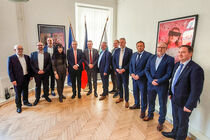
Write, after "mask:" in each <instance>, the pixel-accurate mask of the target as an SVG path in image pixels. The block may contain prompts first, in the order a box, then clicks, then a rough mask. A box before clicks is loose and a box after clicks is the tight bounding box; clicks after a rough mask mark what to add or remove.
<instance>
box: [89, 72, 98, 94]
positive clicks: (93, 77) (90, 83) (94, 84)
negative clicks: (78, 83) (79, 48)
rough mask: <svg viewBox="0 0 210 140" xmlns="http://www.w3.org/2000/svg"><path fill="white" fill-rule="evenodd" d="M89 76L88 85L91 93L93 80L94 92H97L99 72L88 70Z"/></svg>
mask: <svg viewBox="0 0 210 140" xmlns="http://www.w3.org/2000/svg"><path fill="white" fill-rule="evenodd" d="M87 76H88V85H89V91H90V92H92V79H93V88H94V92H95V93H96V92H97V72H96V70H94V69H88V70H87Z"/></svg>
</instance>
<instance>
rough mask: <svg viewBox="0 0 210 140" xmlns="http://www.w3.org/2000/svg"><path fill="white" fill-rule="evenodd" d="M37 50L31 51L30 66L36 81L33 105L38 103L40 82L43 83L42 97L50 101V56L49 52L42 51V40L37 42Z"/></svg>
mask: <svg viewBox="0 0 210 140" xmlns="http://www.w3.org/2000/svg"><path fill="white" fill-rule="evenodd" d="M36 45H37V49H38V51H35V52H33V53H31V67H32V69H33V72H34V78H35V82H36V100H35V101H34V106H36V105H37V104H38V103H39V99H40V94H41V84H42V83H43V90H44V98H45V99H46V100H47V101H48V102H51V99H50V98H49V97H48V96H49V75H50V68H51V58H50V54H49V53H47V52H44V50H43V49H44V46H43V43H42V42H38V43H37V44H36Z"/></svg>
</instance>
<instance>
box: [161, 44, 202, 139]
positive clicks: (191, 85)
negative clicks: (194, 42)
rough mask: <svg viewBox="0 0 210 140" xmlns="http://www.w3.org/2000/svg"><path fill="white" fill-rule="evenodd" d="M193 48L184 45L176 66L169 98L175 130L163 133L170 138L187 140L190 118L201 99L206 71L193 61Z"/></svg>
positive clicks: (180, 50)
mask: <svg viewBox="0 0 210 140" xmlns="http://www.w3.org/2000/svg"><path fill="white" fill-rule="evenodd" d="M192 53H193V48H192V47H191V46H188V45H182V46H181V47H180V49H179V53H178V57H179V60H180V62H177V63H176V64H175V66H174V70H173V74H172V80H171V83H170V90H169V98H170V99H171V102H172V115H173V130H172V131H171V132H162V134H163V135H164V136H166V137H169V138H174V139H176V140H185V139H186V137H187V133H188V123H189V117H190V115H191V113H192V111H193V109H194V108H196V106H197V103H198V101H199V99H200V95H201V93H202V90H203V83H204V71H203V69H202V68H201V67H200V66H199V65H198V64H197V63H195V62H194V61H192V60H191V57H192Z"/></svg>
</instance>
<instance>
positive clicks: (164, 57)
mask: <svg viewBox="0 0 210 140" xmlns="http://www.w3.org/2000/svg"><path fill="white" fill-rule="evenodd" d="M166 57H167V54H165V55H164V56H163V58H162V60H161V62H160V64H159V66H158V68H157V70H156V71H158V70H159V69H160V68H161V67H162V66H161V65H163V63H164V62H165V59H166ZM155 62H156V59H155Z"/></svg>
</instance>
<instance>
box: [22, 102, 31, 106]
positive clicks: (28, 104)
mask: <svg viewBox="0 0 210 140" xmlns="http://www.w3.org/2000/svg"><path fill="white" fill-rule="evenodd" d="M24 105H26V106H32V104H31V103H29V102H27V103H24Z"/></svg>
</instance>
